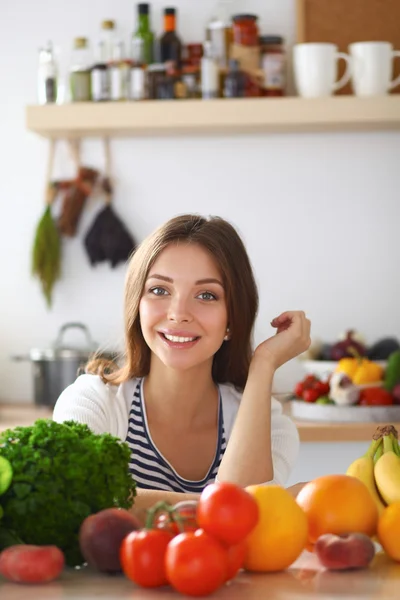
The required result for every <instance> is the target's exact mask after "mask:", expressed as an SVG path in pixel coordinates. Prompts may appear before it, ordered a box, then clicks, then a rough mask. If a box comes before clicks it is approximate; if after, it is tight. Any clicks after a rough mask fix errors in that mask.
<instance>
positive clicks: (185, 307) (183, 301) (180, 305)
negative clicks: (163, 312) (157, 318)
mask: <svg viewBox="0 0 400 600" xmlns="http://www.w3.org/2000/svg"><path fill="white" fill-rule="evenodd" d="M168 319H169V320H170V321H174V322H176V323H183V322H186V323H188V322H190V321H191V320H192V316H191V312H190V307H189V302H188V299H187V298H184V297H180V296H175V297H172V298H171V302H170V304H169V309H168Z"/></svg>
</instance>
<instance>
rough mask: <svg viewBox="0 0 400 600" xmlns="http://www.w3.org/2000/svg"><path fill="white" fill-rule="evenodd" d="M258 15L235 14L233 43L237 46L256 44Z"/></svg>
mask: <svg viewBox="0 0 400 600" xmlns="http://www.w3.org/2000/svg"><path fill="white" fill-rule="evenodd" d="M257 19H258V17H257V16H256V15H247V14H246V15H235V16H234V17H233V43H234V44H238V45H239V46H258V36H259V32H258V25H257Z"/></svg>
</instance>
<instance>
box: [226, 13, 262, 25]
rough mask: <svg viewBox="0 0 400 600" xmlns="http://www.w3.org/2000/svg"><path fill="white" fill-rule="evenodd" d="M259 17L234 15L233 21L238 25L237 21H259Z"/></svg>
mask: <svg viewBox="0 0 400 600" xmlns="http://www.w3.org/2000/svg"><path fill="white" fill-rule="evenodd" d="M257 19H258V16H257V15H250V14H246V13H244V14H240V15H234V16H233V17H232V20H233V22H234V23H236V21H257Z"/></svg>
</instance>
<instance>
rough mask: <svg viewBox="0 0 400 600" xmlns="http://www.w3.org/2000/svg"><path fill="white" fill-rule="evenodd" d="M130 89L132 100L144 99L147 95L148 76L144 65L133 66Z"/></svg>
mask: <svg viewBox="0 0 400 600" xmlns="http://www.w3.org/2000/svg"><path fill="white" fill-rule="evenodd" d="M129 91H130V94H129V97H130V99H131V100H144V98H145V97H146V77H145V72H144V69H142V67H133V68H132V69H131V77H130V90H129Z"/></svg>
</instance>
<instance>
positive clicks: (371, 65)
mask: <svg viewBox="0 0 400 600" xmlns="http://www.w3.org/2000/svg"><path fill="white" fill-rule="evenodd" d="M349 52H350V55H351V58H352V62H353V76H352V86H353V90H354V93H355V94H356V95H357V96H381V95H383V94H387V93H388V91H389V90H391V89H393V88H394V87H396V86H397V85H399V84H400V75H399V76H398V77H396V79H394V80H393V81H391V79H392V74H393V59H394V57H395V56H398V57H400V51H398V50H393V46H392V44H390V43H389V42H356V43H354V44H350V46H349Z"/></svg>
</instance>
